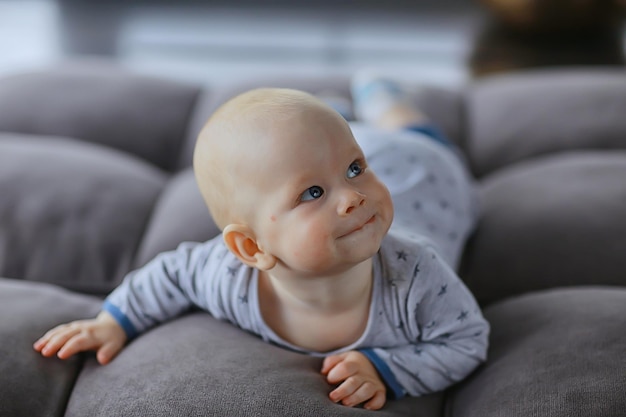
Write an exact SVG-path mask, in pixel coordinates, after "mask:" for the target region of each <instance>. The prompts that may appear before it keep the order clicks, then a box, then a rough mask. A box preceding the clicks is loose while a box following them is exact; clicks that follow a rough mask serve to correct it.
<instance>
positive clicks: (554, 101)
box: [466, 69, 626, 176]
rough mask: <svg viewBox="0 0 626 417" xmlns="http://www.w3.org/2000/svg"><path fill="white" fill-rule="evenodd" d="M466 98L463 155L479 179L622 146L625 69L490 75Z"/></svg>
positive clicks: (625, 138)
mask: <svg viewBox="0 0 626 417" xmlns="http://www.w3.org/2000/svg"><path fill="white" fill-rule="evenodd" d="M467 100H468V103H467V107H466V109H467V135H468V136H469V139H468V141H469V142H468V148H467V151H468V153H469V156H470V161H471V162H472V165H473V167H474V172H475V173H476V174H477V175H479V176H483V175H485V174H487V173H489V172H492V171H494V170H496V169H498V168H501V167H504V166H506V165H509V164H512V163H514V162H516V161H520V160H523V159H527V158H531V157H533V156H538V155H543V154H547V153H551V152H560V151H564V150H570V149H624V148H625V147H626V135H624V131H626V118H624V114H626V72H624V70H623V69H614V70H611V69H595V70H593V69H579V70H569V71H559V70H535V71H534V72H522V73H519V74H512V75H511V74H509V75H502V76H494V77H489V78H486V79H485V80H484V81H478V82H476V83H475V84H474V85H472V86H471V87H470V88H469V90H468V93H467Z"/></svg>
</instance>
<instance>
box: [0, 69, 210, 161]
mask: <svg viewBox="0 0 626 417" xmlns="http://www.w3.org/2000/svg"><path fill="white" fill-rule="evenodd" d="M199 91H200V89H199V88H198V87H197V86H193V85H185V84H182V83H177V82H173V81H168V80H163V79H155V78H151V77H148V76H141V75H135V74H132V73H130V72H128V71H127V70H124V69H122V68H121V67H119V66H116V65H113V64H111V63H110V62H104V61H95V62H89V61H84V62H75V63H67V64H65V65H60V66H57V67H54V68H50V69H47V70H45V71H40V72H32V73H23V74H18V75H13V76H6V77H4V78H0V131H5V132H18V133H31V134H43V135H57V136H66V137H72V138H78V139H82V140H84V141H88V142H93V143H99V144H103V145H106V146H109V147H112V148H116V149H119V150H123V151H126V152H129V153H132V154H134V155H136V156H139V157H141V158H143V159H145V160H147V161H150V162H151V163H153V164H155V165H157V166H159V167H161V168H163V169H175V168H177V165H176V164H177V159H178V155H179V153H180V150H181V148H182V147H183V146H184V139H185V135H186V131H187V123H188V121H189V117H190V114H191V112H192V109H193V106H194V105H195V100H196V96H197V95H198V93H199Z"/></svg>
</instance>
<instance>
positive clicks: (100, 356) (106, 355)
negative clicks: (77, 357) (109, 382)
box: [96, 342, 124, 365]
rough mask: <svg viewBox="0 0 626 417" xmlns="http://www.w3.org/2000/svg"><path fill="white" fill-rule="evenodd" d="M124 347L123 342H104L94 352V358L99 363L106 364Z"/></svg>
mask: <svg viewBox="0 0 626 417" xmlns="http://www.w3.org/2000/svg"><path fill="white" fill-rule="evenodd" d="M123 347H124V344H123V343H111V342H109V343H105V344H104V345H102V347H101V348H100V349H98V352H97V353H96V359H97V360H98V363H99V364H100V365H106V364H107V363H109V362H111V360H113V358H115V357H116V356H117V354H118V353H119V352H120V350H122V348H123Z"/></svg>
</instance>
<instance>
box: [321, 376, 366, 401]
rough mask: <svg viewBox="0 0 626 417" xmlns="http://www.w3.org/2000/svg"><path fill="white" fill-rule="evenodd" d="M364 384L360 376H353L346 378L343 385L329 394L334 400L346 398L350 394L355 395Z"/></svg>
mask: <svg viewBox="0 0 626 417" xmlns="http://www.w3.org/2000/svg"><path fill="white" fill-rule="evenodd" d="M361 385H363V380H362V379H361V378H359V377H358V376H351V377H350V378H348V379H346V380H345V381H344V382H343V383H342V384H341V385H339V386H338V387H337V388H335V389H334V390H333V391H331V393H330V394H328V396H329V397H330V399H331V400H332V401H334V402H339V401H342V400H345V399H346V398H348V397H349V396H350V395H353V394H354V393H355V392H356V391H357V390H358V389H359V388H360V387H361Z"/></svg>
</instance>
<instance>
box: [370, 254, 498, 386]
mask: <svg viewBox="0 0 626 417" xmlns="http://www.w3.org/2000/svg"><path fill="white" fill-rule="evenodd" d="M393 262H396V263H398V262H407V263H408V264H409V265H407V267H406V268H405V269H402V268H398V267H392V268H390V269H388V270H387V272H388V273H390V274H391V277H390V281H388V282H389V283H390V285H389V291H388V297H386V299H387V300H388V301H387V310H388V311H389V309H391V310H392V313H389V314H393V315H394V316H395V317H393V321H394V322H395V325H394V327H395V331H396V332H398V334H402V336H403V337H404V340H407V341H408V343H404V344H402V343H399V344H397V345H396V346H389V347H384V348H380V347H373V348H368V349H362V350H361V351H362V352H363V353H364V354H365V355H366V356H367V357H368V358H369V359H370V361H371V362H372V363H373V364H374V366H375V367H376V368H377V370H378V371H379V373H380V375H381V376H382V377H383V379H384V380H385V383H386V384H387V386H388V387H389V389H390V391H391V392H392V393H393V396H394V397H401V396H403V395H406V394H408V395H411V396H419V395H423V394H428V393H432V392H436V391H441V390H443V389H445V388H447V387H448V386H450V385H452V384H454V383H455V382H458V381H460V380H462V379H463V378H465V377H466V376H467V375H468V374H470V373H471V372H472V371H473V370H474V369H475V368H476V367H477V366H478V365H479V364H480V363H481V362H483V361H484V360H485V359H486V356H487V347H488V336H489V324H488V323H487V321H486V320H485V319H484V318H483V316H482V314H481V311H480V308H479V306H478V304H477V303H476V301H475V299H474V297H473V296H472V294H471V293H470V292H469V290H468V289H467V287H466V286H465V285H464V284H463V282H462V281H461V280H460V279H459V278H458V277H457V275H456V273H455V272H454V271H453V270H452V269H451V268H450V267H448V265H447V264H446V263H445V262H443V260H441V259H440V257H439V255H438V254H437V252H436V251H435V250H434V249H433V248H432V247H430V246H422V247H421V249H420V250H419V254H418V256H417V257H416V258H411V256H409V255H408V254H402V256H396V257H395V258H393ZM403 271H404V272H405V273H406V272H407V271H408V272H409V273H410V275H412V276H404V277H403V276H400V275H398V274H402V272H403Z"/></svg>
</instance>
